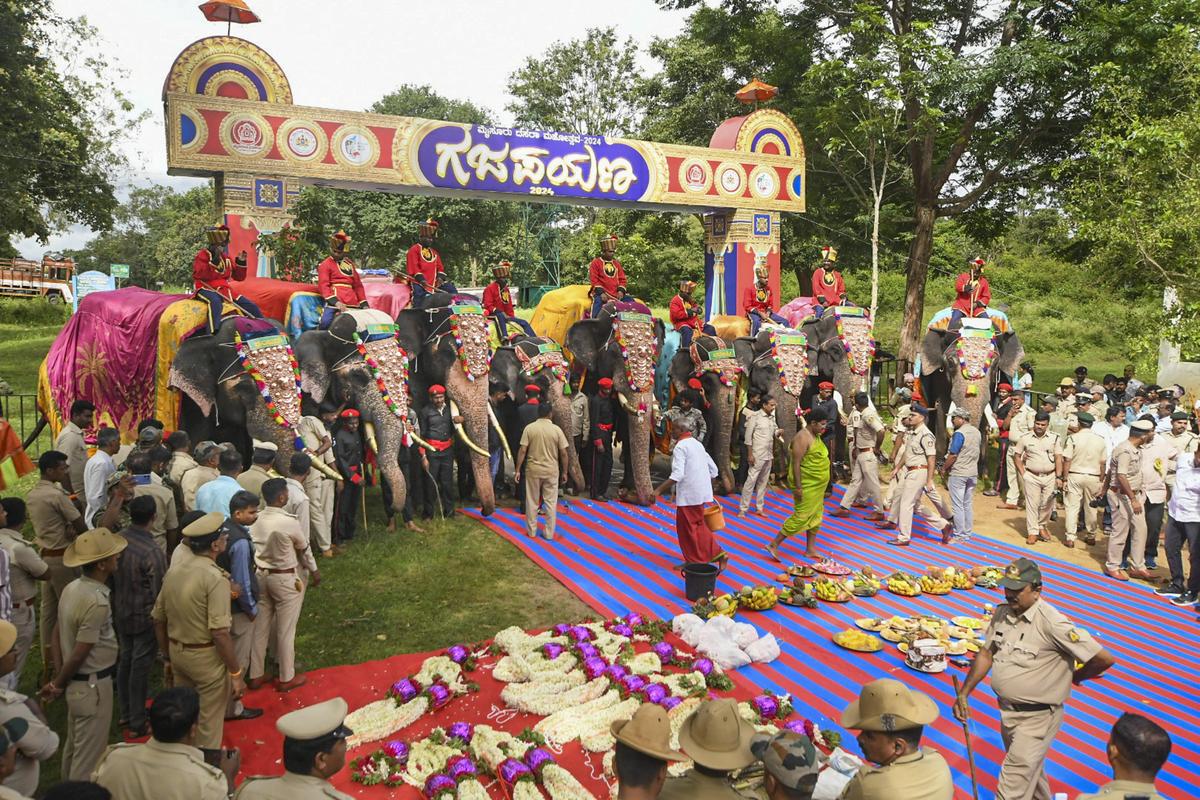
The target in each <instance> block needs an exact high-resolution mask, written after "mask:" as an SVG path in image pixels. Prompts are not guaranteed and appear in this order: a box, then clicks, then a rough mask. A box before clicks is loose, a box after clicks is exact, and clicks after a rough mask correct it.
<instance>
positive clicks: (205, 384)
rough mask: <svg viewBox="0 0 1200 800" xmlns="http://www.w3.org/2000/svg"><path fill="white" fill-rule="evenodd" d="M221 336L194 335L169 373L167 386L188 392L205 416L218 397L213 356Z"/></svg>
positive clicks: (181, 346) (176, 354) (177, 357)
mask: <svg viewBox="0 0 1200 800" xmlns="http://www.w3.org/2000/svg"><path fill="white" fill-rule="evenodd" d="M219 337H220V334H219V333H218V335H217V336H200V337H195V336H193V337H192V338H191V339H188V340H187V341H185V342H183V343H182V344H181V345H179V350H178V351H177V352H176V353H175V359H174V360H173V361H172V362H171V371H170V373H169V374H168V376H167V387H168V388H171V389H178V390H179V391H181V392H183V393H184V394H185V395H187V396H188V397H189V398H190V399H191V401H192V402H193V403H195V404H196V406H197V407H198V408H199V409H200V413H201V414H203V415H204V416H206V417H207V416H210V415H211V414H212V411H213V407H214V405H215V404H216V399H217V398H216V393H217V366H216V364H215V363H214V360H213V357H214V355H215V354H216V352H217V351H218V347H219V345H220V344H222V342H220V341H219ZM230 349H231V350H232V348H230Z"/></svg>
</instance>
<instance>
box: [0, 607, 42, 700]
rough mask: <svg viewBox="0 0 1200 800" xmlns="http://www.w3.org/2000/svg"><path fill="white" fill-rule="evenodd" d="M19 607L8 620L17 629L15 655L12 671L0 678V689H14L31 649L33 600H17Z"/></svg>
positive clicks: (34, 622)
mask: <svg viewBox="0 0 1200 800" xmlns="http://www.w3.org/2000/svg"><path fill="white" fill-rule="evenodd" d="M35 597H36V595H35ZM19 602H20V603H21V607H20V608H14V609H13V612H12V619H10V620H9V622H11V623H12V624H13V625H14V626H15V627H16V629H17V641H16V643H15V644H13V652H14V653H16V655H17V661H16V666H14V667H13V671H12V672H10V673H8V674H7V675H5V676H4V677H3V678H0V689H8V690H10V691H14V692H15V691H16V690H17V686H18V684H20V683H21V673H22V672H23V671H24V670H25V659H27V658H29V651H30V650H31V649H33V635H34V634H35V633H37V614H36V613H35V612H34V610H33V600H32V599H31V600H30V602H29V603H26V602H25V601H24V600H22V601H19Z"/></svg>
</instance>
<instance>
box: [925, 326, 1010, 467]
mask: <svg viewBox="0 0 1200 800" xmlns="http://www.w3.org/2000/svg"><path fill="white" fill-rule="evenodd" d="M1024 357H1025V349H1024V348H1023V347H1022V346H1021V340H1020V339H1019V338H1017V334H1016V332H1015V331H1013V330H1011V329H1010V328H1008V325H1007V321H1005V322H1004V323H1000V322H999V321H992V320H990V319H988V318H987V317H981V318H978V319H964V320H963V327H962V328H961V329H959V330H947V329H944V328H939V327H931V328H930V329H929V330H927V331H926V333H925V338H924V340H923V341H922V342H921V355H920V358H919V359H918V361H917V365H916V373H917V378H918V380H919V381H920V393H921V396H922V397H924V398H925V401H926V402H927V403H929V404H930V406H931V407H934V408H936V409H937V412H938V413H937V421H936V422H937V424H938V425H939V426H940V425H942V424H944V421H945V419H946V417H947V415H948V414H949V411H950V403H951V401H953V402H954V404H955V405H956V406H957V407H959V408H966V409H967V410H968V411H969V412H970V413H971V424H972V425H975V426H976V427H978V426H979V425H980V423H981V421H982V418H983V409H984V407H985V406H987V404H988V403H989V402H990V400H991V396H992V389H993V388H994V387H995V386H996V384H997V383H999V382H1000V381H1001V380H1003V379H1004V378H1003V377H1002V376H1011V375H1014V374H1016V371H1017V367H1018V365H1020V363H1021V360H1022V359H1023V358H1024ZM945 444H946V437H945V436H938V448H939V452H941V451H942V450H943V449H944V448H945Z"/></svg>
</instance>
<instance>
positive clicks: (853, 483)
mask: <svg viewBox="0 0 1200 800" xmlns="http://www.w3.org/2000/svg"><path fill="white" fill-rule="evenodd" d="M860 498H861V499H863V500H866V501H867V502H869V503H870V504H871V506H872V510H874V511H880V510H881V509H882V508H883V495H882V492H881V491H880V489H879V461H878V459H876V458H875V453H874V451H872V450H864V451H862V452H860V453H858V454H856V455H855V456H854V465H853V467H852V468H851V470H850V485H849V486H847V487H846V493H845V494H844V495H843V496H842V508H845V509H849V508H850V507H851V506H852V505H854V501H855V500H858V499H860Z"/></svg>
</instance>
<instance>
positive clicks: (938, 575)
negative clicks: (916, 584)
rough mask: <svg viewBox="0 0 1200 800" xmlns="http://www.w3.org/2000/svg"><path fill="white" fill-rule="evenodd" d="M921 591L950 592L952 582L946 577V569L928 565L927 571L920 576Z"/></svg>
mask: <svg viewBox="0 0 1200 800" xmlns="http://www.w3.org/2000/svg"><path fill="white" fill-rule="evenodd" d="M920 583H921V591H922V592H924V593H925V594H950V591H951V590H952V589H953V588H954V583H953V582H952V581H951V580H950V579H949V578H947V577H946V571H945V570H944V569H939V568H937V567H930V569H929V572H927V573H926V574H924V575H922V576H921V579H920Z"/></svg>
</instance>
